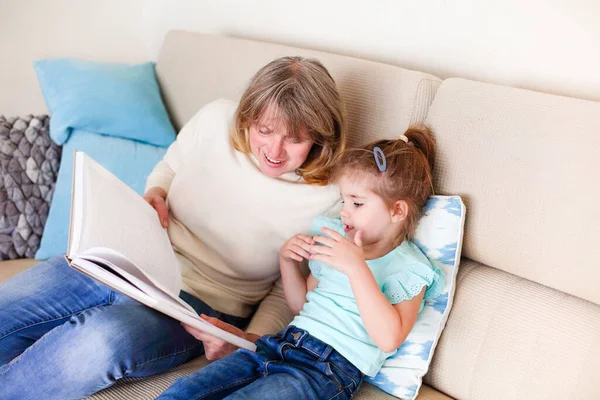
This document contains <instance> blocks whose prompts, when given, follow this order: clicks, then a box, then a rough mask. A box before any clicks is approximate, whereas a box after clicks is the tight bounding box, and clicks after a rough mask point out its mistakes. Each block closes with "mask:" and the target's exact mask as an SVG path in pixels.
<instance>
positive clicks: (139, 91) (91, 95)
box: [34, 58, 175, 146]
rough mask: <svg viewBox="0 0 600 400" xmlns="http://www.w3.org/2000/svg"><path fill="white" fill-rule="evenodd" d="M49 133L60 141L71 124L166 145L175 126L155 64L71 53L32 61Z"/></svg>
mask: <svg viewBox="0 0 600 400" xmlns="http://www.w3.org/2000/svg"><path fill="white" fill-rule="evenodd" d="M34 67H35V70H36V73H37V77H38V81H39V83H40V86H41V88H42V93H43V95H44V99H45V100H46V105H47V106H48V109H49V110H50V114H51V117H52V118H51V119H50V137H51V138H52V140H54V142H56V143H57V144H59V145H61V144H63V143H65V142H66V141H67V139H68V138H69V135H70V134H71V131H72V130H73V129H81V130H86V131H90V132H97V133H102V134H105V135H110V136H115V137H122V138H127V139H133V140H137V141H140V142H144V143H148V144H153V145H156V146H168V145H169V144H170V143H171V142H172V141H173V140H174V139H175V130H174V128H173V126H172V125H171V121H170V120H169V116H168V114H167V112H166V110H165V107H164V105H163V102H162V99H161V97H160V89H159V87H158V83H157V82H156V74H155V71H154V63H151V62H148V63H144V64H138V65H126V64H114V63H99V62H92V61H83V60H76V59H70V58H57V59H49V60H40V61H36V62H34Z"/></svg>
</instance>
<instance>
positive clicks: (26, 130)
mask: <svg viewBox="0 0 600 400" xmlns="http://www.w3.org/2000/svg"><path fill="white" fill-rule="evenodd" d="M49 120H50V118H49V117H48V116H47V115H41V116H37V117H33V116H32V115H29V116H26V117H22V118H10V119H6V118H4V116H0V259H1V260H7V259H15V258H23V257H25V258H32V257H33V256H34V254H35V252H36V250H37V249H38V247H39V244H40V238H41V236H42V232H43V230H44V224H45V223H46V217H47V216H48V209H49V207H50V200H51V199H52V194H53V192H54V183H55V182H56V175H57V172H58V166H59V163H60V157H61V149H60V147H59V146H57V145H56V144H55V143H54V142H52V140H50V136H49V133H48V123H49Z"/></svg>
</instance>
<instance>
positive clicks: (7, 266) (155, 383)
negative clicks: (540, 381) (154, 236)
mask: <svg viewBox="0 0 600 400" xmlns="http://www.w3.org/2000/svg"><path fill="white" fill-rule="evenodd" d="M37 263H39V261H36V260H33V259H21V260H10V261H2V265H1V266H0V281H3V280H6V279H8V278H10V277H11V276H13V275H16V274H18V273H19V272H22V271H25V270H26V269H27V268H31V267H32V266H34V265H36V264H37ZM207 363H208V360H206V358H205V357H199V358H197V359H195V360H193V361H190V362H189V363H186V364H184V365H180V366H179V367H177V368H173V369H171V370H169V371H167V372H165V373H164V374H160V375H156V376H153V377H151V378H125V379H123V380H122V381H120V382H118V383H117V384H115V385H114V386H112V387H110V388H108V389H105V390H102V391H100V392H98V393H96V394H94V395H92V396H91V397H88V398H89V399H92V400H125V399H126V400H142V399H144V400H146V399H155V398H156V397H157V396H158V395H159V394H160V393H162V392H163V391H164V390H165V389H166V388H167V387H169V386H170V385H171V383H172V382H173V381H174V380H175V379H177V378H180V377H182V376H186V375H189V374H191V373H192V372H194V371H196V370H198V369H200V368H202V367H203V366H205V365H206V364H207ZM355 398H356V399H357V400H388V399H389V400H392V399H395V397H393V396H390V395H388V394H387V393H385V392H383V391H381V390H379V389H378V388H376V387H375V386H373V385H370V384H368V383H365V384H363V387H362V388H361V389H360V391H359V393H358V395H357V396H356V397H355ZM448 399H451V397H448V396H446V395H444V394H443V393H440V392H438V391H436V390H435V389H433V388H431V387H429V386H426V385H423V387H422V388H421V390H420V392H419V396H418V397H417V399H416V400H448Z"/></svg>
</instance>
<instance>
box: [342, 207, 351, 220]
mask: <svg viewBox="0 0 600 400" xmlns="http://www.w3.org/2000/svg"><path fill="white" fill-rule="evenodd" d="M340 216H342V217H344V218H347V217H349V216H350V214H348V211H346V207H342V209H341V210H340Z"/></svg>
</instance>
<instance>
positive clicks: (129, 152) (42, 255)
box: [35, 130, 167, 260]
mask: <svg viewBox="0 0 600 400" xmlns="http://www.w3.org/2000/svg"><path fill="white" fill-rule="evenodd" d="M75 150H81V151H84V152H86V153H87V154H88V155H89V156H90V157H92V158H93V159H94V160H96V161H98V162H99V163H100V164H102V165H103V166H104V167H106V168H107V169H108V170H109V171H111V172H112V173H113V174H115V175H116V176H117V177H118V178H119V179H121V180H122V181H123V182H125V183H126V184H128V185H129V186H130V187H131V188H133V190H135V191H136V192H138V193H139V194H142V193H143V192H144V186H145V184H146V178H147V177H148V175H149V174H150V172H152V169H153V168H154V166H155V165H156V163H157V162H158V161H160V160H161V159H162V157H163V155H164V153H165V151H166V150H167V149H166V148H163V147H157V146H152V145H149V144H144V143H140V142H135V141H132V140H127V139H121V138H116V137H111V136H105V135H99V134H97V133H91V132H86V131H78V130H74V131H73V133H72V135H71V138H70V139H69V141H68V142H67V143H66V144H65V145H64V146H63V151H62V159H61V162H60V169H59V171H58V178H57V180H56V187H55V190H54V195H53V197H52V204H51V205H50V211H49V213H48V219H47V221H46V226H45V227H44V233H43V235H42V242H41V244H40V248H39V249H38V251H37V252H36V253H35V259H36V260H45V259H48V258H50V257H54V256H58V255H62V254H65V252H66V251H67V242H68V240H69V220H70V215H71V184H72V178H73V153H74V152H75Z"/></svg>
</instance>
